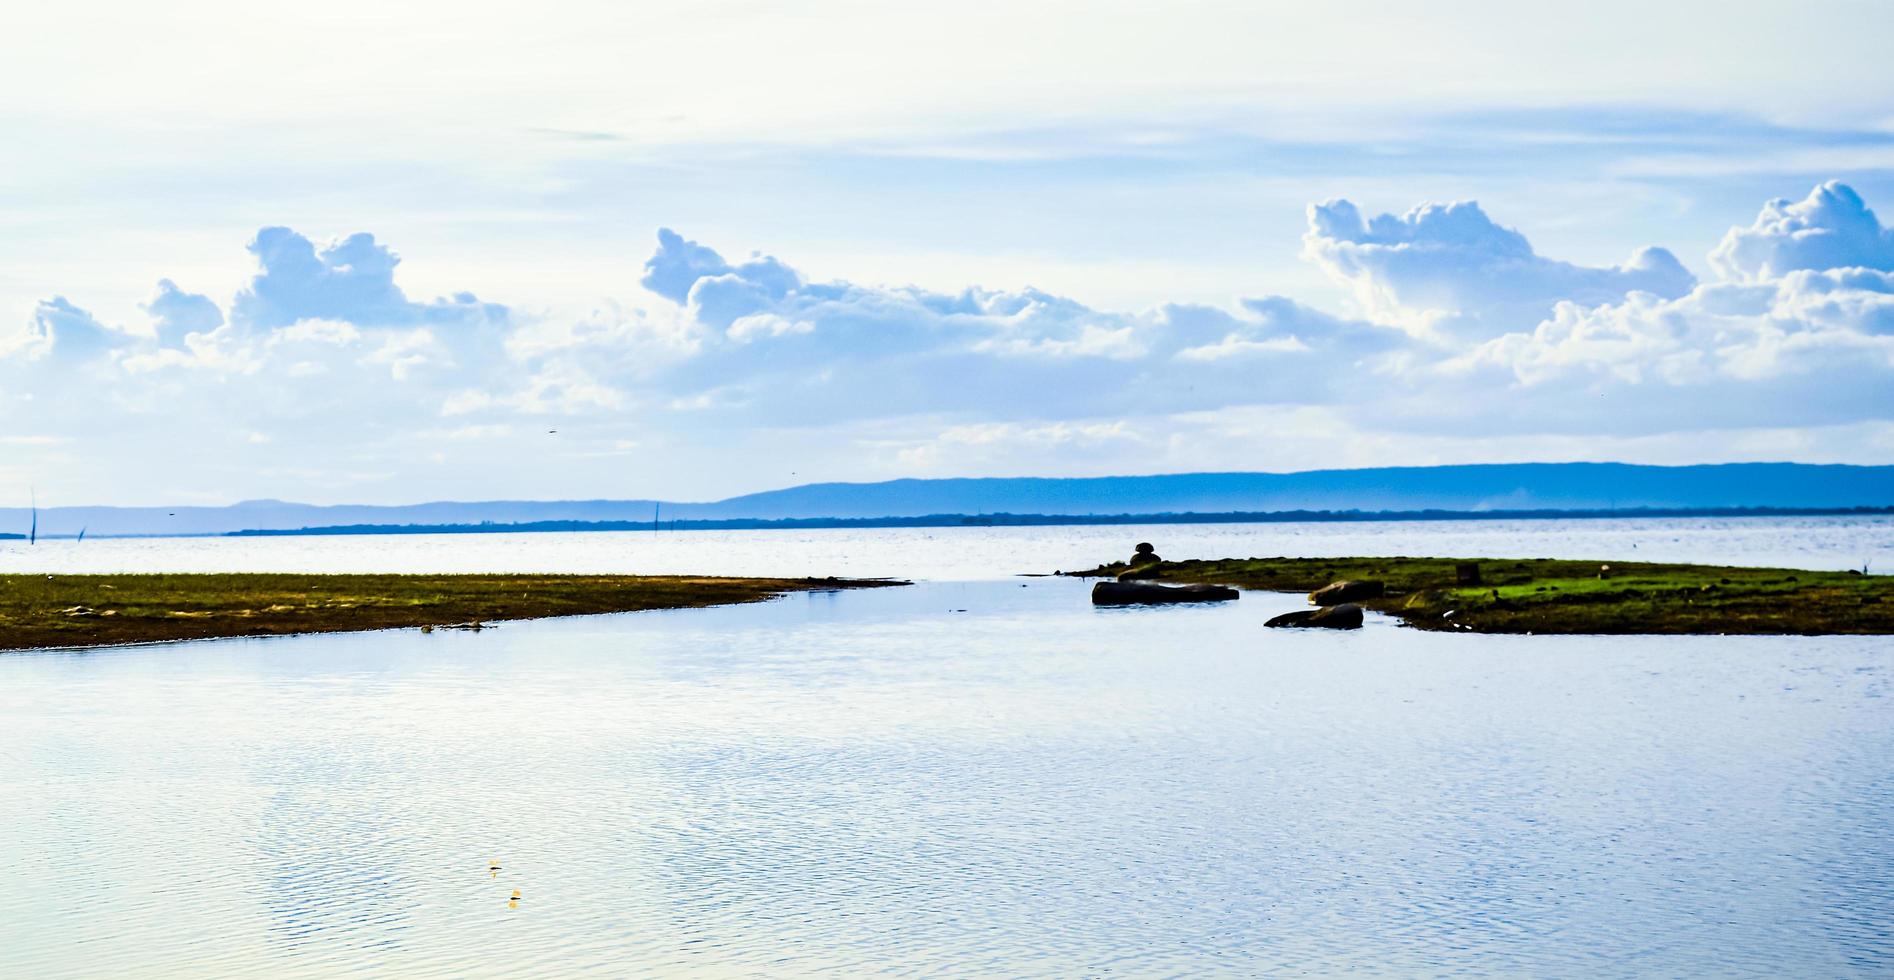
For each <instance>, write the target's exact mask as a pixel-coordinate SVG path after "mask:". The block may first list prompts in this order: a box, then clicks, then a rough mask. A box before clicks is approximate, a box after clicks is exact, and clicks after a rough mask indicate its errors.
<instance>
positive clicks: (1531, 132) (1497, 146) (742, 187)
mask: <svg viewBox="0 0 1894 980" xmlns="http://www.w3.org/2000/svg"><path fill="white" fill-rule="evenodd" d="M9 32H10V34H12V35H13V36H14V37H16V38H22V39H27V40H28V41H29V42H30V43H23V44H16V45H14V46H12V47H11V49H10V50H9V52H8V55H7V57H6V58H3V59H0V500H4V501H7V502H9V503H13V502H24V501H25V500H27V499H29V498H32V497H35V496H36V497H37V499H38V500H39V502H40V503H41V504H42V505H46V504H160V503H176V504H186V503H190V504H216V503H228V502H234V501H238V500H243V499H255V498H279V499H287V500H298V501H308V502H314V503H344V502H355V503H405V502H416V501H424V500H439V499H460V500H473V499H587V498H624V497H664V498H669V499H695V500H703V499H716V498H719V497H724V496H730V495H734V494H739V493H744V492H750V491H756V490H762V489H769V488H774V487H780V486H785V485H791V484H797V483H806V482H814V481H825V480H879V479H890V478H896V477H933V476H1032V475H1040V476H1072V475H1087V476H1089V475H1106V474H1142V473H1169V472H1189V471H1204V470H1218V471H1224V470H1274V471H1286V470H1300V469H1313V468H1330V467H1358V466H1379V465H1426V464H1436V463H1469V462H1517V461H1536V460H1544V461H1563V460H1622V461H1629V462H1640V463H1657V464H1684V463H1699V462H1723V461H1741V460H1793V461H1805V462H1845V463H1864V464H1886V463H1894V231H1891V230H1890V227H1891V226H1894V94H1891V93H1894V59H1891V58H1888V57H1887V56H1886V51H1885V47H1886V44H1885V42H1886V39H1887V38H1888V37H1890V36H1894V5H1889V4H1886V3H1883V2H1859V3H1854V2H1819V0H1818V2H1798V3H1793V4H1790V3H1752V4H1737V5H1731V4H1722V3H1715V4H1713V3H1667V2H1661V0H1644V2H1637V3H1618V2H1595V3H1588V4H1571V5H1565V6H1564V7H1562V8H1556V9H1555V8H1552V7H1549V6H1548V7H1545V8H1542V9H1534V8H1533V7H1532V6H1529V5H1520V4H1517V3H1483V2H1471V3H1457V4H1452V5H1445V4H1426V3H1352V2H1339V3H1325V4H1306V3H1293V4H1289V3H1282V4H1278V3H1246V4H1223V3H1216V4H1211V3H1191V2H1173V3H1167V4H1143V3H1139V4H1125V3H1112V2H1099V0H1093V2H1086V3H1063V2H1030V3H1027V2H1019V0H1015V2H1011V3H983V2H964V0H963V2H955V3H909V4H886V3H828V4H782V3H776V4H762V3H738V2H706V3H694V4H687V5H644V4H625V3H622V2H610V3H607V2H598V3H592V2H564V0H542V2H540V3H536V4H530V5H525V4H492V3H481V2H457V3H451V4H450V3H431V2H409V3H402V4H387V3H379V2H378V3H358V2H354V0H340V2H335V0H329V2H324V3H320V4H303V5H269V4H255V3H234V2H232V3H224V2H190V0H184V2H180V3H175V4H120V3H88V2H83V0H81V2H68V3H62V4H36V5H31V6H30V8H28V9H23V10H20V11H13V12H10V15H9ZM1877 208H1878V209H1879V210H1880V212H1881V214H1885V215H1886V216H1887V217H1886V218H1885V219H1884V218H1883V217H1881V215H1880V214H1877V213H1876V209H1877Z"/></svg>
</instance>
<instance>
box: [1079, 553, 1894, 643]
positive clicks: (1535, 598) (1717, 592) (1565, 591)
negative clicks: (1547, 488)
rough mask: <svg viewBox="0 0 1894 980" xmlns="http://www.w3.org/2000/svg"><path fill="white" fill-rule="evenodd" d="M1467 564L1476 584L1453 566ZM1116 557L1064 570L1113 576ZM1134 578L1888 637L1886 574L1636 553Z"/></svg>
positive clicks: (1393, 605)
mask: <svg viewBox="0 0 1894 980" xmlns="http://www.w3.org/2000/svg"><path fill="white" fill-rule="evenodd" d="M1469 564H1477V565H1478V575H1479V584H1477V585H1474V584H1462V582H1461V576H1460V571H1459V567H1460V566H1462V565H1469ZM1129 568H1130V566H1128V565H1127V564H1126V563H1123V562H1114V563H1112V564H1109V565H1101V566H1099V567H1098V568H1095V569H1092V570H1090V571H1086V572H1070V573H1067V574H1075V575H1083V576H1117V575H1120V574H1122V573H1124V572H1126V571H1128V570H1129ZM1136 577H1137V578H1140V579H1150V580H1153V581H1159V582H1193V583H1194V582H1206V583H1215V584H1221V585H1233V586H1236V587H1238V588H1242V589H1255V590H1261V591H1270V592H1311V591H1314V590H1315V589H1319V588H1321V587H1323V586H1325V585H1328V584H1329V583H1331V582H1336V581H1340V580H1372V581H1378V582H1381V583H1383V584H1384V585H1385V586H1386V591H1385V593H1384V594H1383V595H1382V596H1381V597H1379V598H1373V599H1366V600H1359V601H1358V604H1359V605H1361V606H1364V607H1366V608H1369V609H1373V610H1376V611H1379V612H1383V613H1387V614H1389V615H1392V616H1397V617H1399V618H1400V619H1401V620H1402V621H1404V622H1405V623H1407V624H1408V625H1410V626H1414V627H1417V628H1419V629H1430V630H1463V631H1472V632H1476V633H1618V634H1626V633H1660V634H1739V633H1748V634H1805V635H1812V634H1821V633H1855V634H1894V576H1888V575H1862V574H1858V573H1854V572H1811V571H1802V570H1795V569H1783V568H1722V567H1717V566H1711V565H1669V564H1654V563H1644V562H1615V561H1614V562H1597V561H1554V560H1550V559H1531V560H1513V559H1492V558H1485V559H1472V558H1459V559H1455V558H1232V559H1225V560H1221V561H1178V562H1159V563H1157V564H1154V565H1143V566H1139V567H1138V570H1137V572H1136Z"/></svg>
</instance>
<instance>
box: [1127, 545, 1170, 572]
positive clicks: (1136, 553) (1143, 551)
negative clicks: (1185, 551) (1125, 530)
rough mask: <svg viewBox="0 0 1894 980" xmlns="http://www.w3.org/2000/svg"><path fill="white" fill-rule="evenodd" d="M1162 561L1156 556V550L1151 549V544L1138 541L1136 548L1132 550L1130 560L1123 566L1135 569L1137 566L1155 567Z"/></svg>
mask: <svg viewBox="0 0 1894 980" xmlns="http://www.w3.org/2000/svg"><path fill="white" fill-rule="evenodd" d="M1163 560H1164V559H1162V558H1159V557H1158V556H1157V549H1156V548H1153V547H1151V542H1149V541H1140V542H1138V546H1137V547H1136V548H1134V549H1132V554H1131V560H1130V561H1128V562H1125V564H1127V565H1130V566H1132V567H1133V568H1135V567H1137V566H1139V565H1155V564H1157V563H1158V562H1161V561H1163Z"/></svg>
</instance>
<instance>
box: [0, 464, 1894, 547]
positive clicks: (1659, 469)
mask: <svg viewBox="0 0 1894 980" xmlns="http://www.w3.org/2000/svg"><path fill="white" fill-rule="evenodd" d="M1888 506H1894V466H1815V465H1807V464H1802V463H1727V464H1719V465H1709V466H1634V465H1630V464H1625V463H1507V464H1491V465H1477V466H1423V467H1385V468H1377V469H1358V470H1313V471H1308V472H1302V473H1180V474H1173V475H1166V476H1108V477H1090V478H1057V479H1051V478H1030V477H1024V478H984V479H946V480H890V481H887V482H883V483H812V484H807V485H804V486H798V487H790V488H787V489H783V490H772V491H768V492H765V493H755V494H747V495H744V496H741V497H731V498H729V499H728V500H719V501H715V502H710V503H685V502H672V501H655V500H564V501H521V500H495V501H468V502H457V501H442V502H435V503H423V504H406V505H395V506H368V505H352V504H350V505H337V506H316V505H312V504H297V503H287V502H284V501H280V500H249V501H244V502H243V503H238V504H232V505H230V506H226V507H47V508H42V509H41V510H40V511H39V535H40V536H41V537H70V536H74V535H77V534H78V533H79V532H80V531H81V530H82V529H83V530H85V531H86V533H87V536H88V537H92V536H101V537H102V536H124V535H158V534H169V535H179V534H225V533H229V532H232V531H244V530H295V529H299V528H313V527H337V526H343V525H375V526H389V525H415V524H425V525H478V524H482V523H495V524H531V523H538V524H542V525H545V524H549V523H551V524H555V525H556V524H559V523H561V522H566V523H570V522H581V523H593V522H618V523H621V524H626V525H642V526H649V525H650V522H651V521H652V520H653V517H654V516H656V517H657V518H658V519H660V520H663V521H672V520H676V521H752V520H754V521H810V520H818V519H824V518H833V519H839V520H847V521H863V520H871V519H886V518H921V517H929V516H933V517H940V516H943V515H946V516H956V517H957V516H966V517H978V516H980V515H996V514H1013V515H1037V516H1039V517H1046V516H1056V515H1070V516H1091V517H1097V516H1104V515H1121V514H1136V515H1154V514H1169V515H1179V514H1228V513H1237V512H1242V513H1248V514H1252V515H1254V514H1266V513H1270V512H1281V511H1330V512H1341V511H1392V512H1409V511H1429V510H1433V511H1472V512H1484V511H1610V510H1638V509H1657V510H1667V511H1673V512H1675V511H1706V510H1726V509H1738V508H1771V509H1787V510H1811V509H1815V510H1820V509H1847V508H1857V507H1868V508H1878V507H1888ZM1443 516H1444V515H1443ZM31 519H32V517H31V511H30V510H29V509H28V508H25V507H12V508H0V530H3V531H9V532H11V531H20V532H24V531H25V530H26V529H27V527H28V525H29V522H30V521H31ZM976 523H977V522H976ZM1035 523H1046V521H1043V520H1041V521H1035ZM805 526H807V525H805Z"/></svg>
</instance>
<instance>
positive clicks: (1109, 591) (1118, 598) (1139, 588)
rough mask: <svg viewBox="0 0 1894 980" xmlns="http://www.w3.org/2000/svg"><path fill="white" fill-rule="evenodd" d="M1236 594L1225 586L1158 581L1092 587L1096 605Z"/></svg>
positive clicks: (1196, 599)
mask: <svg viewBox="0 0 1894 980" xmlns="http://www.w3.org/2000/svg"><path fill="white" fill-rule="evenodd" d="M1236 596H1237V592H1236V590H1235V589H1232V588H1228V587H1226V586H1222V585H1158V584H1157V583H1155V582H1100V583H1098V584H1097V585H1094V586H1092V605H1094V606H1136V605H1147V604H1153V605H1154V604H1160V603H1171V602H1225V601H1228V600H1230V599H1234V598H1236Z"/></svg>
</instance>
